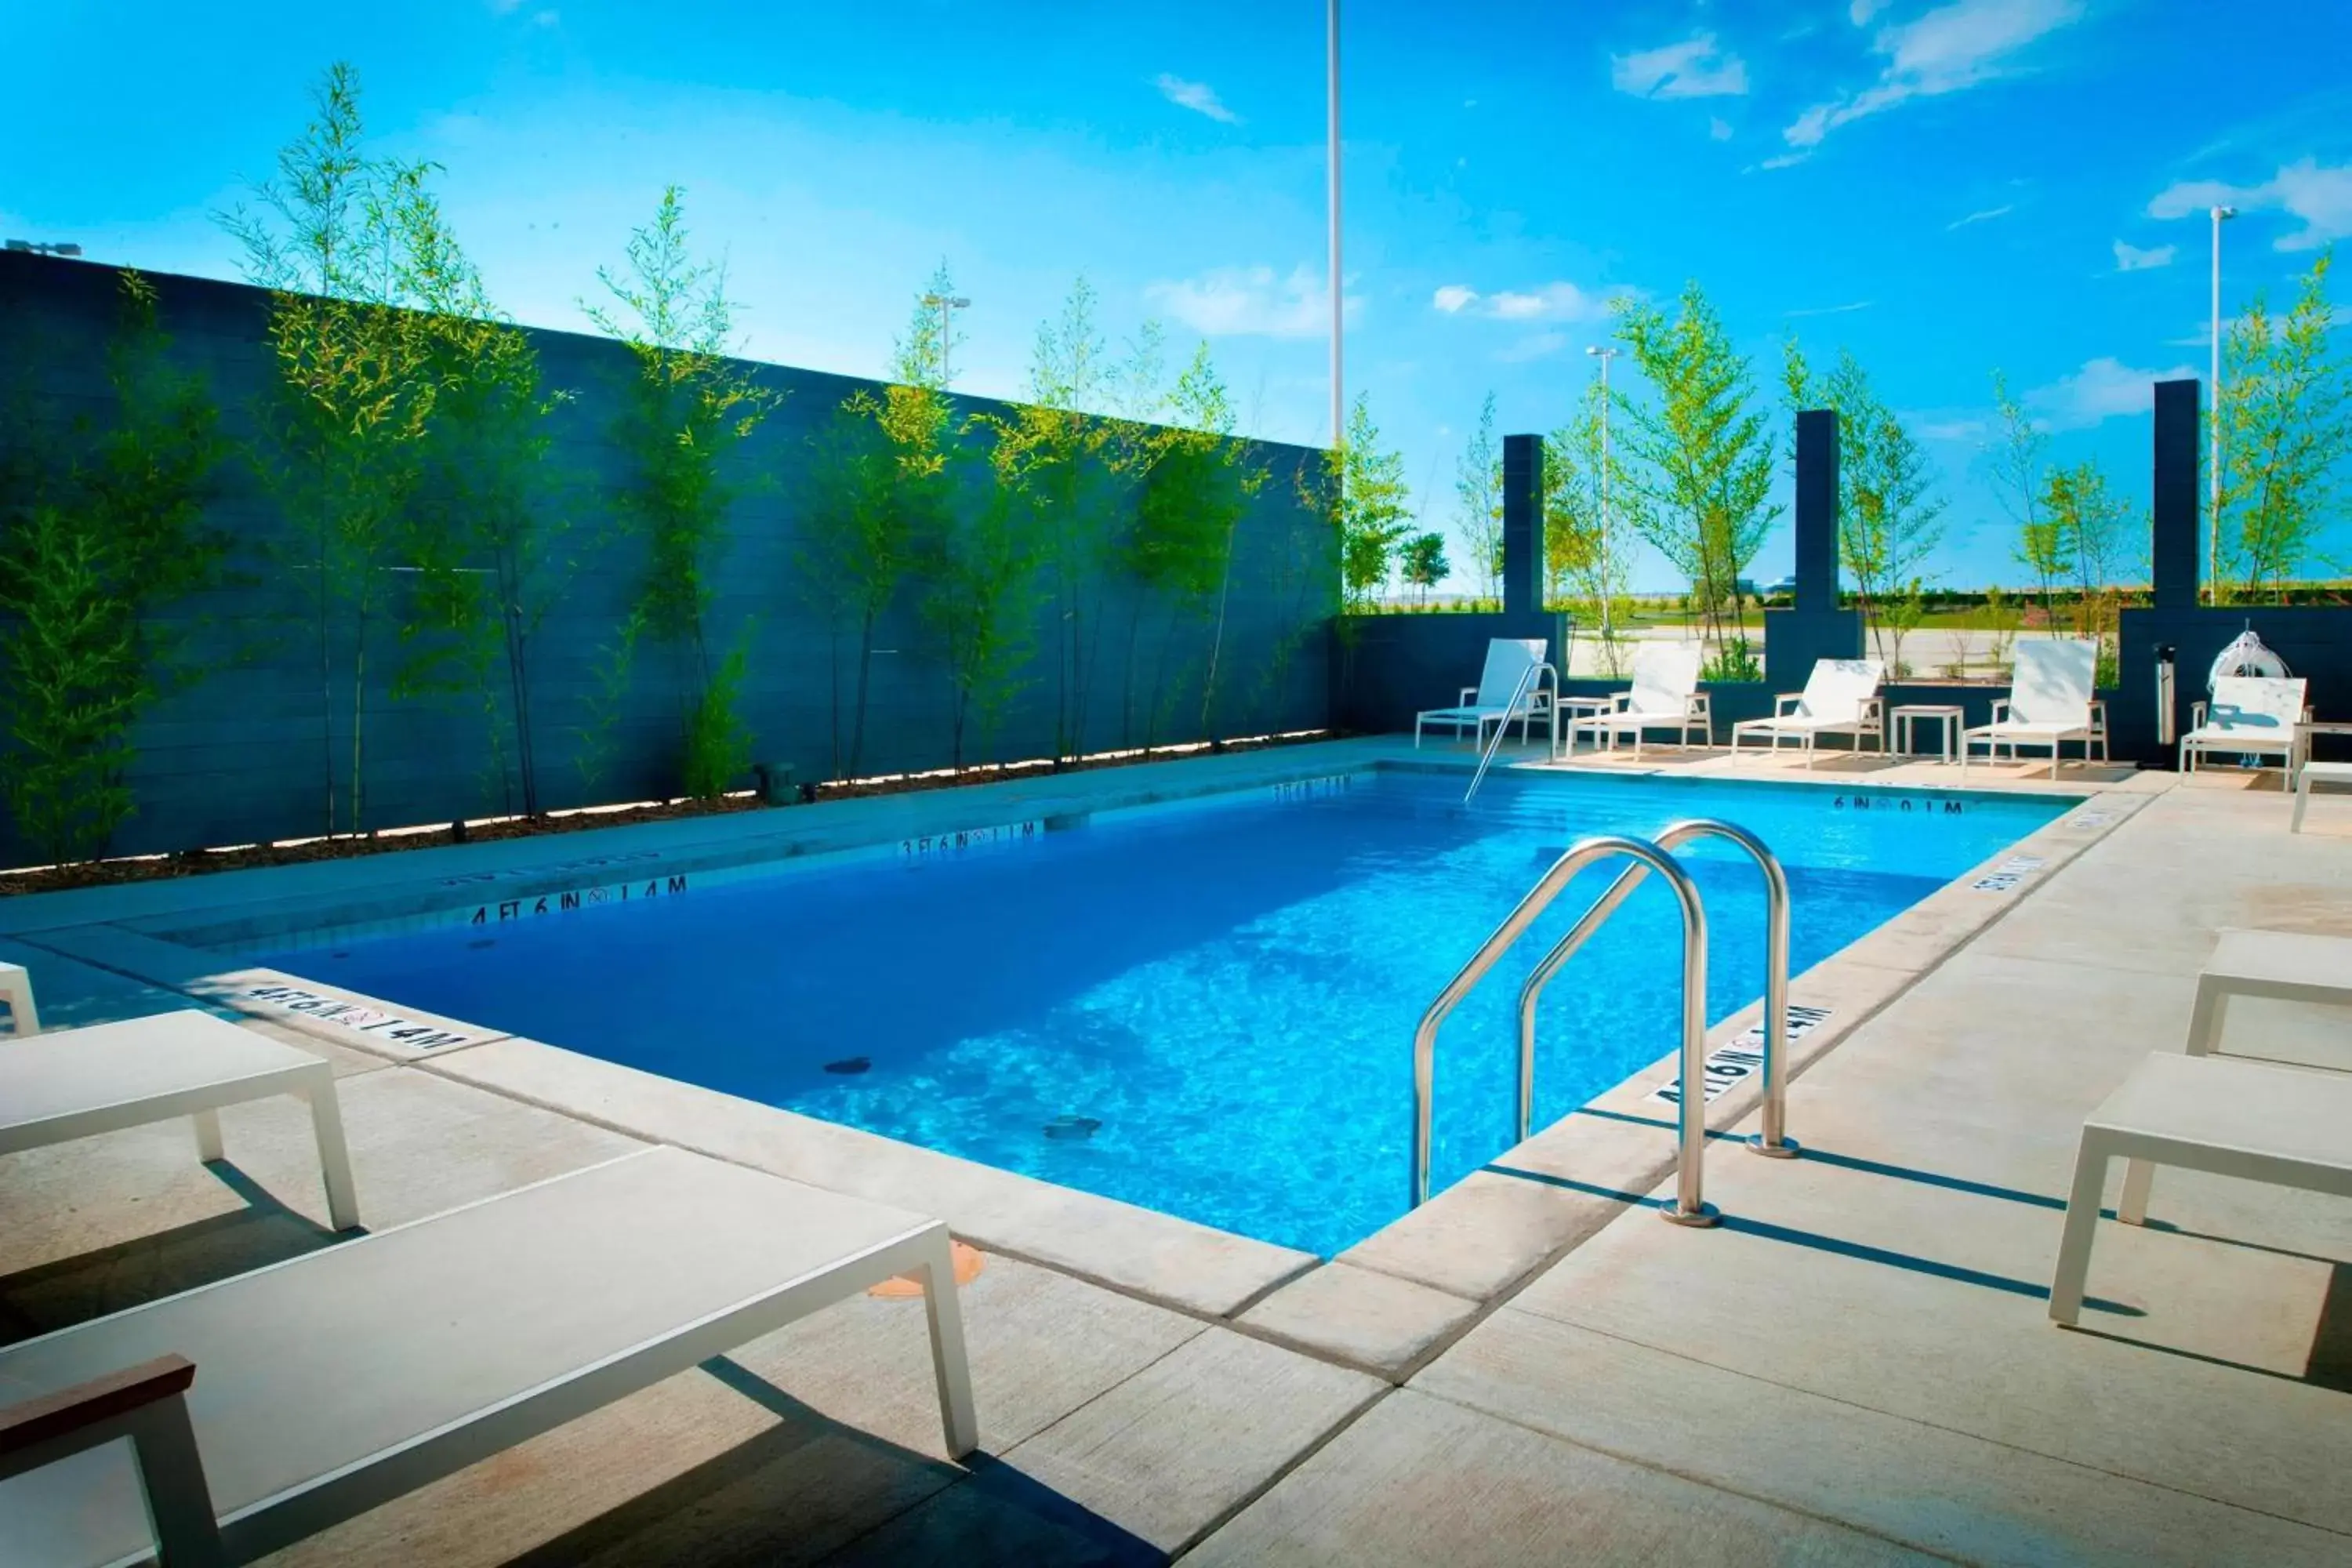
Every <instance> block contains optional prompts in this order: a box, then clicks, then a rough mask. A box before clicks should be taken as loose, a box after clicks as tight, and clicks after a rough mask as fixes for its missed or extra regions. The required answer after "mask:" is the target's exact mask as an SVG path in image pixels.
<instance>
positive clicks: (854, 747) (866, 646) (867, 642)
mask: <svg viewBox="0 0 2352 1568" xmlns="http://www.w3.org/2000/svg"><path fill="white" fill-rule="evenodd" d="M873 668H874V609H873V606H872V605H867V606H866V614H865V618H864V620H863V621H861V622H860V623H859V626H858V632H857V709H856V717H855V718H853V719H852V720H851V721H850V730H849V775H850V777H852V778H856V776H857V770H858V766H859V764H860V763H863V762H864V761H865V755H866V683H867V681H868V680H869V679H870V678H871V675H872V671H873Z"/></svg>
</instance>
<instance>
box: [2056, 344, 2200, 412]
mask: <svg viewBox="0 0 2352 1568" xmlns="http://www.w3.org/2000/svg"><path fill="white" fill-rule="evenodd" d="M2195 374H2197V372H2196V371H2195V370H2193V369H2191V368H2190V367H2189V366H2188V365H2185V364H2182V365H2175V366H2173V367H2172V368H2171V369H2170V370H2136V369H2134V368H2133V367H2132V366H2130V365H2127V364H2126V363H2123V362H2122V361H2121V360H2118V359H2114V358H2110V357H2107V356H2105V355H2103V356H2101V357H2100V358H2098V359H2094V360H2085V361H2084V363H2083V368H2082V369H2080V370H2078V371H2076V372H2075V373H2074V374H2072V375H2067V376H2061V377H2060V378H2059V379H2057V380H2056V381H2053V382H2052V383H2051V384H2049V385H2047V386H2037V387H2035V388H2034V389H2033V390H2032V391H2031V392H2029V393H2027V394H2026V395H2025V405H2026V406H2027V407H2028V408H2031V409H2032V410H2034V411H2035V412H2036V413H2038V414H2040V415H2041V416H2042V418H2043V419H2044V421H2045V422H2046V423H2047V424H2048V425H2049V426H2050V428H2052V429H2053V430H2084V429H2088V428H2089V427H2090V426H2094V425H2097V424H2100V423H2101V422H2103V421H2105V420H2108V419H2114V418H2116V417H2118V416H2124V415H2132V414H2146V413H2147V411H2148V410H2149V409H2150V408H2151V407H2153V406H2154V405H2155V394H2154V393H2153V392H2151V391H2150V390H2149V388H2150V387H2151V386H2153V385H2154V384H2156V383H2157V382H2159V381H2179V380H2180V379H2182V378H2183V377H2187V376H2193V375H2195Z"/></svg>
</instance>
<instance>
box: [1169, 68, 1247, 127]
mask: <svg viewBox="0 0 2352 1568" xmlns="http://www.w3.org/2000/svg"><path fill="white" fill-rule="evenodd" d="M1151 85H1152V86H1154V87H1156V88H1158V89H1160V97H1162V98H1164V99H1166V100H1168V101H1169V102H1171V103H1172V104H1174V105H1175V106H1176V107H1177V108H1179V109H1189V110H1192V112H1193V113H1195V114H1205V115H1207V116H1208V117H1209V118H1210V119H1212V120H1216V121H1223V123H1225V124H1227V125H1239V124H1240V123H1241V122H1242V117H1241V116H1240V115H1238V114H1235V113H1234V111H1233V110H1230V109H1227V108H1226V107H1225V106H1224V104H1223V101H1221V100H1219V99H1218V97H1217V89H1215V88H1213V87H1211V86H1210V85H1209V84H1208V83H1207V82H1205V81H1186V80H1185V79H1183V78H1182V77H1181V76H1176V75H1173V74H1171V72H1168V71H1161V72H1160V74H1159V75H1158V76H1156V77H1154V78H1152V79H1151Z"/></svg>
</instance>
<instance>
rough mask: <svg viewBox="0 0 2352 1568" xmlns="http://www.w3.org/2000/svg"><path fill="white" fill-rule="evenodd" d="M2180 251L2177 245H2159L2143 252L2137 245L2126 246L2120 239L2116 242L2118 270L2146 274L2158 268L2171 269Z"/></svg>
mask: <svg viewBox="0 0 2352 1568" xmlns="http://www.w3.org/2000/svg"><path fill="white" fill-rule="evenodd" d="M2179 251H2180V247H2179V246H2177V245H2157V246H2151V247H2148V248H2147V249H2146V250H2142V249H2141V248H2140V247H2138V246H2137V245H2126V244H2125V243H2124V242H2123V241H2122V240H2120V239H2119V240H2117V241H2116V271H2118V272H2146V271H2148V270H2150V269H2152V268H2158V267H2169V266H2171V265H2172V258H2174V257H2175V256H2176V255H2178V254H2179Z"/></svg>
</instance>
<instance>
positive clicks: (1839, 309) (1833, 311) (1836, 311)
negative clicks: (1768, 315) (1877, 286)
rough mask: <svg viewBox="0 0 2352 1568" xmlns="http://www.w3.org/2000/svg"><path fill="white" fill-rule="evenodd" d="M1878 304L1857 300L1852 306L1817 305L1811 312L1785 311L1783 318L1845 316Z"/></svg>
mask: <svg viewBox="0 0 2352 1568" xmlns="http://www.w3.org/2000/svg"><path fill="white" fill-rule="evenodd" d="M1876 303H1878V301H1877V300H1855V301H1853V303H1852V304H1850V305H1815V306H1813V307H1811V309H1809V310H1783V311H1781V312H1780V314H1782V315H1783V316H1843V315H1844V314H1846V313H1847V312H1848V311H1850V310H1869V309H1870V308H1871V307H1872V306H1873V305H1875V304H1876Z"/></svg>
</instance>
